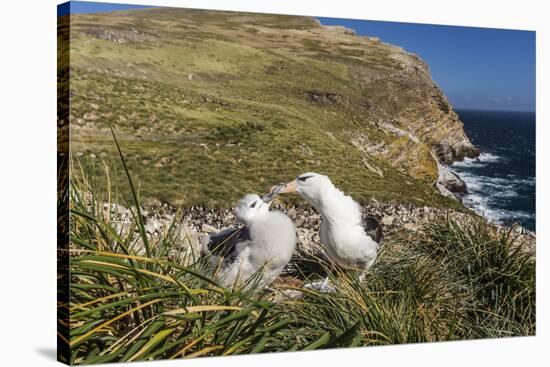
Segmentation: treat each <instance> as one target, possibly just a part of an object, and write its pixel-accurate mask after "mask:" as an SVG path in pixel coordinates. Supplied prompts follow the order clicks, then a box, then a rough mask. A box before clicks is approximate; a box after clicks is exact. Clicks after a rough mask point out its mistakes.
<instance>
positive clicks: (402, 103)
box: [60, 8, 476, 207]
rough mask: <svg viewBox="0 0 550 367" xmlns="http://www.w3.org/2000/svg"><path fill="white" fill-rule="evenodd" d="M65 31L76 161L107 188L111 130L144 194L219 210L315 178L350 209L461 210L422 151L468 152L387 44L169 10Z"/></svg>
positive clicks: (437, 98)
mask: <svg viewBox="0 0 550 367" xmlns="http://www.w3.org/2000/svg"><path fill="white" fill-rule="evenodd" d="M68 21H69V18H68V17H67V18H66V19H63V20H62V21H61V22H60V23H61V24H62V23H63V22H68ZM70 29H71V48H70V62H71V67H70V68H71V82H70V95H71V98H70V102H71V113H70V119H71V120H70V121H71V152H72V154H73V157H77V158H78V159H79V161H80V162H82V163H83V164H84V165H87V166H89V167H90V169H93V170H95V171H96V173H97V174H98V177H102V178H105V177H106V176H105V174H104V165H103V163H102V162H106V163H107V165H110V166H111V167H113V165H116V162H115V161H116V152H115V147H114V144H113V140H112V137H111V135H110V131H109V125H110V124H111V125H113V127H114V129H115V131H116V133H117V137H118V138H119V140H120V141H121V146H122V149H123V150H124V152H125V154H126V156H127V160H128V164H129V167H130V170H131V171H132V173H133V174H134V175H135V176H137V177H138V178H139V181H140V191H141V194H142V197H144V198H146V199H153V200H160V201H166V202H169V203H171V204H174V205H187V206H188V205H199V204H201V205H207V206H228V205H230V204H231V203H233V202H234V201H235V200H237V199H238V198H239V197H241V196H242V195H243V194H244V193H246V192H265V191H266V190H267V189H268V188H269V187H270V186H271V185H272V184H275V183H278V182H281V181H286V180H289V179H291V178H293V177H295V176H297V175H298V174H300V173H302V172H305V171H317V172H321V173H324V174H327V175H328V176H330V177H331V178H332V179H333V181H334V182H335V183H336V184H337V185H338V186H339V187H341V188H342V189H343V190H345V191H346V192H348V193H349V194H351V195H353V196H354V197H355V198H357V199H358V200H360V201H368V200H369V199H370V198H373V197H374V198H377V199H379V200H383V201H392V200H393V201H397V202H412V203H414V204H417V205H430V206H452V207H459V206H460V204H459V203H458V202H456V201H454V200H451V199H448V198H445V197H443V196H442V195H440V194H439V193H438V192H437V190H436V189H435V188H434V182H435V180H436V178H437V163H436V161H435V159H434V157H435V156H437V159H438V160H439V161H441V162H446V163H448V162H452V161H453V160H456V159H460V158H462V157H464V156H465V155H473V154H475V152H476V149H475V148H474V147H473V145H472V144H471V143H470V141H469V140H468V138H467V137H466V135H465V134H464V131H463V126H462V123H461V122H460V120H459V119H458V117H457V115H456V114H455V113H454V112H453V110H452V108H451V106H450V105H449V104H448V103H447V100H446V98H445V96H444V95H443V94H442V93H441V91H440V90H439V89H438V88H437V86H436V85H435V84H434V82H433V81H432V79H431V77H430V75H429V71H428V67H427V66H426V65H425V64H424V63H423V62H422V61H421V60H420V59H419V58H418V57H417V56H415V55H412V54H408V53H406V52H405V51H403V50H402V49H400V48H398V47H395V46H392V45H388V44H384V43H382V42H380V41H379V40H377V39H373V38H368V37H359V36H356V35H355V34H353V32H351V31H349V30H346V29H344V28H341V27H323V26H321V25H319V23H318V22H317V21H316V20H315V19H313V18H307V17H294V16H281V15H260V14H246V13H231V12H213V11H199V10H187V9H169V8H163V9H145V10H132V11H122V12H111V13H102V14H86V15H71V16H70ZM434 154H435V155H434ZM119 176H122V175H119ZM110 179H111V180H114V181H116V180H117V175H115V174H114V173H113V172H112V168H111V173H110Z"/></svg>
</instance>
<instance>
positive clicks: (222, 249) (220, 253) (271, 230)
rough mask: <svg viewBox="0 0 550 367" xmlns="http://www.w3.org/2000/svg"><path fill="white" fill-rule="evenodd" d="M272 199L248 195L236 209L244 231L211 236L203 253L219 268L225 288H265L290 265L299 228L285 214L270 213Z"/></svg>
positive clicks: (217, 274) (230, 231)
mask: <svg viewBox="0 0 550 367" xmlns="http://www.w3.org/2000/svg"><path fill="white" fill-rule="evenodd" d="M272 197H273V195H272V194H268V195H265V196H264V197H263V198H260V196H258V195H256V194H247V195H245V196H244V197H243V198H242V199H241V200H240V202H239V204H238V205H237V207H235V208H234V213H235V216H236V217H237V219H238V220H239V221H240V222H241V223H243V224H244V227H240V228H237V229H227V230H224V231H222V232H219V233H216V234H213V235H209V236H208V238H207V240H206V241H205V242H204V243H203V252H204V253H206V254H209V255H210V256H211V260H212V262H213V263H214V264H215V266H217V267H218V271H217V272H216V277H217V278H218V279H219V281H220V283H221V284H222V285H223V286H224V287H231V286H235V287H248V286H251V285H252V284H257V285H258V287H259V289H262V288H265V287H266V286H268V285H269V284H271V283H272V282H273V280H275V278H277V276H278V275H279V274H280V273H281V271H282V270H283V269H284V267H285V266H286V265H287V264H288V262H289V261H290V258H291V256H292V253H293V252H294V249H295V247H296V242H297V238H296V228H295V227H294V224H293V223H292V221H291V220H290V218H289V217H287V216H286V215H285V214H283V213H281V212H278V211H270V210H269V206H270V205H271V200H272Z"/></svg>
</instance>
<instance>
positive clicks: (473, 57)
mask: <svg viewBox="0 0 550 367" xmlns="http://www.w3.org/2000/svg"><path fill="white" fill-rule="evenodd" d="M66 4H67V3H66ZM143 7H144V6H139V5H124V4H122V5H121V4H109V3H86V2H79V1H73V2H71V8H70V11H71V12H72V13H94V12H102V11H112V10H123V9H137V8H143ZM68 11H69V8H68V6H67V5H65V4H62V5H60V6H58V15H63V14H66V13H67V12H68ZM318 19H319V20H320V21H321V23H322V24H326V25H343V26H345V27H348V28H352V29H354V30H355V31H356V32H357V34H359V35H368V36H375V37H379V38H380V39H381V40H382V41H384V42H387V43H391V44H395V45H398V46H401V47H403V48H404V49H405V50H407V51H409V52H412V53H415V54H417V55H418V56H420V57H421V58H422V59H424V60H425V61H426V62H427V63H428V65H429V66H430V70H431V73H432V77H433V79H434V80H435V82H436V83H437V84H438V85H439V87H440V88H441V89H442V90H443V91H444V93H445V94H446V95H447V97H448V98H449V100H450V102H451V104H452V105H453V107H455V108H457V109H481V110H502V111H505V110H506V111H534V110H535V99H536V98H535V83H536V76H535V32H531V31H516V30H502V29H489V28H474V27H455V26H439V25H429V24H415V23H397V22H381V21H369V20H350V19H336V18H318Z"/></svg>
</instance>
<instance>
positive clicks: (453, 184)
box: [439, 166, 467, 194]
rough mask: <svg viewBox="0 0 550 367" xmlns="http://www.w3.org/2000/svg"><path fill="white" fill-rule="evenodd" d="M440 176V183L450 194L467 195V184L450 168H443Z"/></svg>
mask: <svg viewBox="0 0 550 367" xmlns="http://www.w3.org/2000/svg"><path fill="white" fill-rule="evenodd" d="M443 167H444V168H443V169H442V170H441V173H440V176H439V182H440V183H441V184H442V185H443V186H444V187H445V188H446V189H447V190H449V191H450V192H453V193H458V194H466V193H467V187H466V183H465V182H464V181H463V180H462V179H461V178H460V176H458V175H457V174H456V173H455V172H453V171H451V170H450V169H449V168H448V167H445V166H443Z"/></svg>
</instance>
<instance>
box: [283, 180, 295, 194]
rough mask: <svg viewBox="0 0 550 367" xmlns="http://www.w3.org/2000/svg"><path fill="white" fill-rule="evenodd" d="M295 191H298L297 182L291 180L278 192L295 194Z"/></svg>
mask: <svg viewBox="0 0 550 367" xmlns="http://www.w3.org/2000/svg"><path fill="white" fill-rule="evenodd" d="M297 189H298V182H297V181H296V180H293V181H290V182H289V183H287V184H286V185H285V187H284V188H283V189H282V190H281V191H280V192H281V193H287V192H296V190H297Z"/></svg>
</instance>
